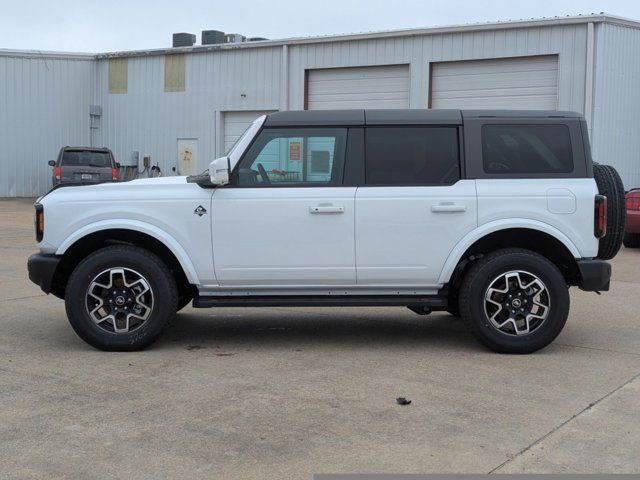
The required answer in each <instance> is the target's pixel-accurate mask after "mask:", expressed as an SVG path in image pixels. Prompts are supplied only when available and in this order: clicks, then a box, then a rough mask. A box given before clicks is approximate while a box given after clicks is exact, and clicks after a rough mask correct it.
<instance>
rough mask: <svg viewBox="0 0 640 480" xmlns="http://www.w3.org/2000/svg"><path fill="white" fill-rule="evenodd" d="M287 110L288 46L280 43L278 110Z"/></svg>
mask: <svg viewBox="0 0 640 480" xmlns="http://www.w3.org/2000/svg"><path fill="white" fill-rule="evenodd" d="M283 110H289V47H288V45H282V57H281V60H280V111H283Z"/></svg>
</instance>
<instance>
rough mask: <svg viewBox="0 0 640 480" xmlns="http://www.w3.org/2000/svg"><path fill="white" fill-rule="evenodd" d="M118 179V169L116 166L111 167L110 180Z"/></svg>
mask: <svg viewBox="0 0 640 480" xmlns="http://www.w3.org/2000/svg"><path fill="white" fill-rule="evenodd" d="M117 179H118V169H117V168H112V169H111V180H117Z"/></svg>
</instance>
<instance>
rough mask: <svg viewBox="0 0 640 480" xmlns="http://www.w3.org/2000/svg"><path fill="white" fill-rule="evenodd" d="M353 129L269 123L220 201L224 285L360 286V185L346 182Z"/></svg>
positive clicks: (215, 204) (216, 220) (216, 223)
mask: <svg viewBox="0 0 640 480" xmlns="http://www.w3.org/2000/svg"><path fill="white" fill-rule="evenodd" d="M346 140H347V129H345V128H265V129H263V130H262V132H261V133H260V134H259V136H258V138H257V139H256V140H255V141H254V143H253V144H252V146H251V147H250V148H249V150H248V151H247V153H246V154H245V155H244V157H243V158H242V160H240V164H239V165H238V167H237V168H236V171H235V172H234V174H233V175H232V178H231V184H230V185H228V186H225V187H222V188H218V189H216V190H215V192H214V195H213V200H212V229H213V230H212V237H213V257H214V268H215V273H216V278H217V280H218V282H219V283H220V285H224V286H257V287H260V286H270V285H271V286H291V287H292V288H293V289H295V288H300V287H305V286H306V287H310V286H311V287H313V286H319V287H324V286H338V285H340V286H342V285H345V286H348V285H355V252H354V245H355V238H354V218H355V217H354V213H355V208H354V206H355V205H354V204H355V191H356V188H355V187H343V186H341V184H342V173H343V166H344V159H345V148H346Z"/></svg>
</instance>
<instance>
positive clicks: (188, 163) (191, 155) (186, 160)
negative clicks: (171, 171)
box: [178, 138, 198, 175]
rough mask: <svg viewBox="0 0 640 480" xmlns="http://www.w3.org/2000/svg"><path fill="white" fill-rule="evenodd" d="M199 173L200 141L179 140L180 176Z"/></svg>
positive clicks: (195, 139) (193, 139) (192, 139)
mask: <svg viewBox="0 0 640 480" xmlns="http://www.w3.org/2000/svg"><path fill="white" fill-rule="evenodd" d="M196 173H198V139H197V138H179V139H178V175H195V174H196Z"/></svg>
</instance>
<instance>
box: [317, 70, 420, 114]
mask: <svg viewBox="0 0 640 480" xmlns="http://www.w3.org/2000/svg"><path fill="white" fill-rule="evenodd" d="M306 95H307V102H306V104H307V106H306V108H307V109H309V110H328V109H344V108H408V107H409V66H408V65H390V66H387V65H385V66H382V67H351V68H325V69H320V70H309V72H308V79H307V92H306Z"/></svg>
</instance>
